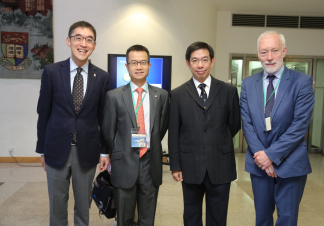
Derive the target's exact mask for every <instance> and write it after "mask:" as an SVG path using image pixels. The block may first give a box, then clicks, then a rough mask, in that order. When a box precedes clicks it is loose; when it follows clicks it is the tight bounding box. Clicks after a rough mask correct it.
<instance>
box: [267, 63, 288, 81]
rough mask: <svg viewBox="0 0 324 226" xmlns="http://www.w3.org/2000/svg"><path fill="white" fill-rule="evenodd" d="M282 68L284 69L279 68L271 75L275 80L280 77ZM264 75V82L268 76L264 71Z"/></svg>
mask: <svg viewBox="0 0 324 226" xmlns="http://www.w3.org/2000/svg"><path fill="white" fill-rule="evenodd" d="M283 68H284V66H283V65H282V66H281V68H280V69H279V70H278V71H276V72H275V73H273V74H272V75H274V76H276V78H278V79H279V78H280V76H281V73H282V70H283ZM264 73H265V76H264V80H266V79H267V78H268V76H269V75H270V74H269V73H268V72H266V71H265V72H264Z"/></svg>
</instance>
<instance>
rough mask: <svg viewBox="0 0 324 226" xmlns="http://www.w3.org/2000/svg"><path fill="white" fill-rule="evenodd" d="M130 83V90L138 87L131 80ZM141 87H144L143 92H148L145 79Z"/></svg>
mask: <svg viewBox="0 0 324 226" xmlns="http://www.w3.org/2000/svg"><path fill="white" fill-rule="evenodd" d="M130 84H131V87H132V92H134V91H135V90H136V89H137V88H138V86H137V85H135V84H134V83H133V82H132V81H130ZM142 88H143V89H144V91H145V92H148V90H147V88H148V87H147V81H146V82H145V83H144V85H143V86H142Z"/></svg>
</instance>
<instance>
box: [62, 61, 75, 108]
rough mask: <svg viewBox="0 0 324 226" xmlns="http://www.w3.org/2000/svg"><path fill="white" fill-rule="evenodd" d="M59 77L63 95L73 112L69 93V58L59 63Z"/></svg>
mask: <svg viewBox="0 0 324 226" xmlns="http://www.w3.org/2000/svg"><path fill="white" fill-rule="evenodd" d="M60 76H61V80H62V83H63V89H64V91H65V95H66V97H67V99H68V101H69V103H70V106H71V108H72V109H73V111H74V112H75V107H74V104H73V98H72V93H71V71H70V58H69V59H67V60H66V61H63V62H62V63H61V68H60Z"/></svg>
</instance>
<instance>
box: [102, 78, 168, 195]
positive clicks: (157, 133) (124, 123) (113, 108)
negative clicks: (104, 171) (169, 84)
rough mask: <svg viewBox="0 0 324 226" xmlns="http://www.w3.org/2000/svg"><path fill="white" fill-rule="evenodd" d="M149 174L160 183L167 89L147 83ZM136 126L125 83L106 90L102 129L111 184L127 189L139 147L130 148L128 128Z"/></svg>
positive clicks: (136, 166) (131, 182) (132, 179)
mask: <svg viewBox="0 0 324 226" xmlns="http://www.w3.org/2000/svg"><path fill="white" fill-rule="evenodd" d="M149 95H150V128H151V139H150V153H151V160H150V161H151V174H152V178H153V183H154V185H155V186H159V185H161V184H162V145H161V141H162V139H163V137H164V135H165V133H166V130H167V127H168V115H169V95H168V92H167V91H165V90H163V89H160V88H157V87H154V86H151V85H149ZM132 128H136V119H135V111H134V105H133V100H132V94H131V89H130V86H129V84H128V85H125V86H122V87H119V88H117V89H114V90H112V91H109V92H108V93H107V96H106V105H105V110H104V119H103V125H102V131H103V134H104V138H105V140H106V143H107V147H108V150H109V153H110V155H111V156H110V158H111V180H112V184H113V185H114V186H115V187H119V188H123V189H127V188H131V187H132V186H133V185H134V184H135V182H136V179H137V176H138V170H139V160H140V159H139V148H132V144H131V129H132Z"/></svg>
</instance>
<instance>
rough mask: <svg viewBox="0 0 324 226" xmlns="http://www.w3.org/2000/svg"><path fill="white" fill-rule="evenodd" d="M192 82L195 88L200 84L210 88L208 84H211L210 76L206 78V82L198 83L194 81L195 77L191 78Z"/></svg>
mask: <svg viewBox="0 0 324 226" xmlns="http://www.w3.org/2000/svg"><path fill="white" fill-rule="evenodd" d="M192 80H193V82H194V84H195V87H196V88H198V86H199V85H200V84H201V83H204V84H206V86H208V87H210V83H211V77H210V75H208V77H207V78H206V80H205V81H204V82H199V81H197V80H196V79H195V77H193V76H192Z"/></svg>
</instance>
